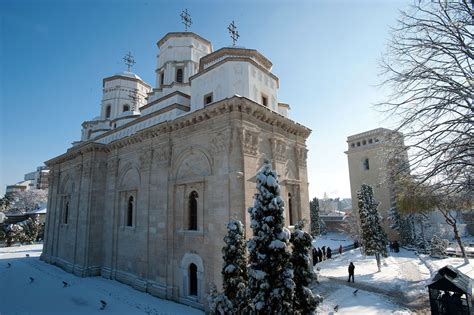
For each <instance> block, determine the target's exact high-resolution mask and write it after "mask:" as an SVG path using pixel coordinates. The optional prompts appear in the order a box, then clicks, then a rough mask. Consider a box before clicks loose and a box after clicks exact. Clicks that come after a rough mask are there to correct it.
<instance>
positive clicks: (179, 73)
mask: <svg viewBox="0 0 474 315" xmlns="http://www.w3.org/2000/svg"><path fill="white" fill-rule="evenodd" d="M176 82H179V83H183V69H182V68H178V69H176Z"/></svg>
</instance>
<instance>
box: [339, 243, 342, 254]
mask: <svg viewBox="0 0 474 315" xmlns="http://www.w3.org/2000/svg"><path fill="white" fill-rule="evenodd" d="M339 255H342V245H339Z"/></svg>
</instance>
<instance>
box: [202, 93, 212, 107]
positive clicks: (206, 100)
mask: <svg viewBox="0 0 474 315" xmlns="http://www.w3.org/2000/svg"><path fill="white" fill-rule="evenodd" d="M211 103H212V93H209V94H206V95H204V105H207V104H211Z"/></svg>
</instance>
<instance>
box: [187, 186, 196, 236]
mask: <svg viewBox="0 0 474 315" xmlns="http://www.w3.org/2000/svg"><path fill="white" fill-rule="evenodd" d="M197 199H198V193H197V192H196V191H193V192H191V194H189V222H188V223H189V224H188V229H189V230H191V231H197Z"/></svg>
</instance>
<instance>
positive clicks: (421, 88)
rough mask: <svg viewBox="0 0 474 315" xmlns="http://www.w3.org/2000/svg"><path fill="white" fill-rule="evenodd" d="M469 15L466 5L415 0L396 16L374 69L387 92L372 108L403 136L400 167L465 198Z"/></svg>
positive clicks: (469, 158) (471, 85)
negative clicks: (393, 123)
mask: <svg viewBox="0 0 474 315" xmlns="http://www.w3.org/2000/svg"><path fill="white" fill-rule="evenodd" d="M473 12H474V11H473V7H472V1H471V0H429V1H428V0H419V1H416V3H415V4H414V5H412V6H411V7H410V8H409V9H408V10H406V11H403V12H401V16H400V18H399V20H398V23H397V26H396V27H395V28H393V29H392V38H391V40H390V42H389V45H388V48H387V51H386V53H385V54H384V57H383V61H382V65H381V66H382V76H383V84H382V86H384V87H388V88H389V89H390V90H391V91H392V93H391V95H390V96H389V98H388V100H387V101H386V102H384V103H381V104H379V108H380V109H382V110H383V111H384V112H385V113H386V114H387V115H388V116H389V117H391V118H395V120H396V121H397V124H398V126H397V129H396V130H397V131H400V132H403V134H404V135H405V141H406V145H407V147H408V149H410V155H409V163H408V164H407V167H410V168H411V170H413V171H414V172H415V173H416V174H417V175H418V177H419V180H418V183H420V184H423V183H429V184H430V185H433V184H436V185H435V186H432V187H436V188H437V189H442V190H443V193H448V194H451V193H454V194H459V193H460V192H462V193H464V194H465V195H472V184H473V180H472V178H471V177H472V173H473V164H474V148H473V144H474V140H473V139H474V137H473V136H474V131H473V129H474V128H473V115H474V108H473V95H474V79H473V68H472V67H473V63H474V45H473V25H472V22H473V16H474V13H473ZM404 149H405V148H403V149H402V150H404ZM396 154H397V152H394V155H396ZM404 174H409V172H406V171H405V172H404Z"/></svg>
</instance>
